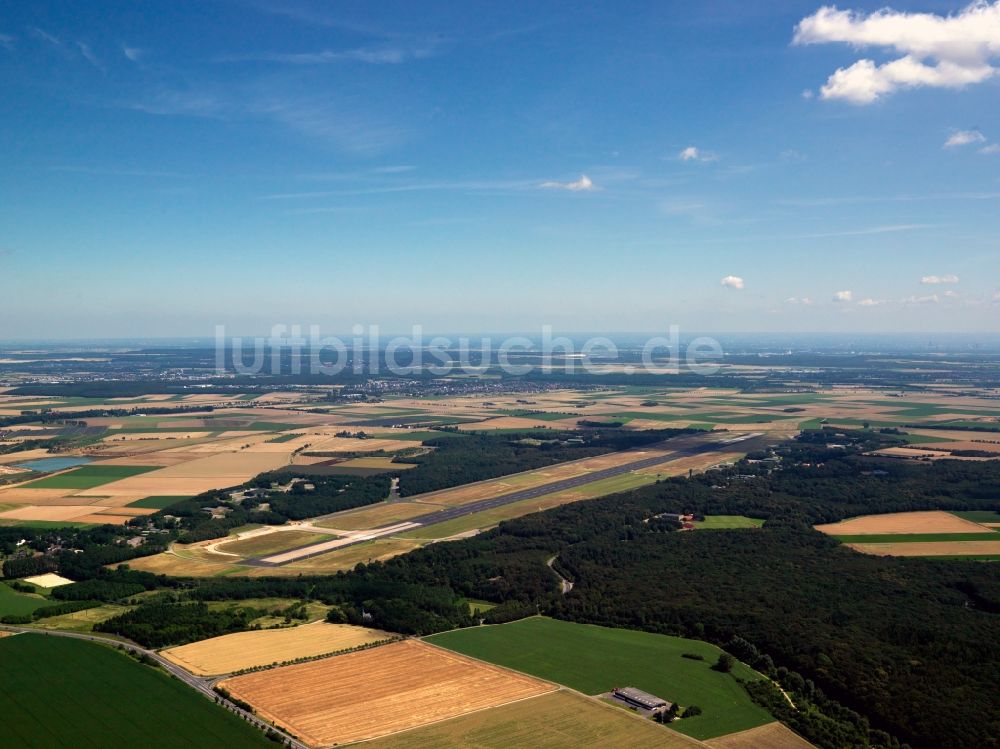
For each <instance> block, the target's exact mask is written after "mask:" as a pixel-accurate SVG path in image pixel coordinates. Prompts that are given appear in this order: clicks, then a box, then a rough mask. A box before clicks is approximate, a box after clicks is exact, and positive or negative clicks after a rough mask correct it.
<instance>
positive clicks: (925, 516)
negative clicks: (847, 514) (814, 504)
mask: <svg viewBox="0 0 1000 749" xmlns="http://www.w3.org/2000/svg"><path fill="white" fill-rule="evenodd" d="M816 530H818V531H821V532H823V533H828V534H830V535H831V536H864V535H875V534H886V533H904V534H909V533H992V531H991V530H990V529H989V528H984V527H983V526H981V525H979V524H978V523H973V522H972V521H971V520H963V519H962V518H960V517H957V516H956V515H952V514H951V513H950V512H942V511H940V510H930V511H926V512H893V513H889V514H886V515H864V516H862V517H857V518H851V519H849V520H843V521H841V522H839V523H827V524H825V525H817V526H816Z"/></svg>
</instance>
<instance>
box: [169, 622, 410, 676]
mask: <svg viewBox="0 0 1000 749" xmlns="http://www.w3.org/2000/svg"><path fill="white" fill-rule="evenodd" d="M391 637H393V635H391V634H389V633H388V632H383V631H381V630H378V629H369V628H368V627H354V626H352V625H350V624H327V623H326V622H313V623H312V624H302V625H299V626H298V627H287V628H284V629H260V630H256V631H251V632H235V633H233V634H229V635H222V636H221V637H213V638H211V639H210V640H202V641H201V642H193V643H191V644H189V645H181V646H180V647H176V648H170V649H169V650H164V651H162V653H161V655H163V656H164V657H166V658H167V660H169V661H171V662H172V663H176V664H177V665H178V666H181V667H182V668H185V669H187V670H188V671H190V672H191V673H193V674H195V675H197V676H218V675H220V674H228V673H232V672H233V671H240V670H242V669H245V668H255V667H257V666H267V665H269V664H271V663H282V662H284V661H291V660H295V659H296V658H309V657H312V656H317V655H324V654H326V653H335V652H337V651H339V650H347V649H349V648H357V647H361V646H362V645H367V644H369V643H373V642H379V641H380V640H388V639H390V638H391Z"/></svg>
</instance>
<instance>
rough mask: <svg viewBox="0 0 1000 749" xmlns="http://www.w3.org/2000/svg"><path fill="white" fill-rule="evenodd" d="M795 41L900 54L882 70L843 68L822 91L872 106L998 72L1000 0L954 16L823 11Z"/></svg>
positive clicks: (805, 23) (867, 63)
mask: <svg viewBox="0 0 1000 749" xmlns="http://www.w3.org/2000/svg"><path fill="white" fill-rule="evenodd" d="M792 43H793V44H803V45H805V44H827V43H842V44H849V45H851V46H852V47H854V48H856V49H860V48H866V47H876V48H882V49H890V50H893V51H894V52H895V53H896V54H899V55H901V56H900V57H899V58H898V59H895V60H891V61H890V62H886V63H883V64H881V65H878V64H876V63H875V62H874V61H873V60H870V59H861V60H858V61H857V62H855V63H854V64H853V65H850V66H848V67H846V68H839V69H838V70H837V71H836V72H835V73H833V74H832V75H831V76H830V77H829V78H828V79H827V82H826V84H825V85H823V87H822V88H821V89H820V95H821V97H822V98H824V99H845V100H847V101H849V102H852V103H854V104H870V103H871V102H873V101H876V100H877V99H879V98H880V97H882V96H885V95H887V94H891V93H893V92H895V91H897V90H899V89H907V88H918V87H921V86H930V87H935V88H963V87H964V86H968V85H971V84H975V83H982V82H983V81H985V80H987V79H988V78H991V77H992V76H993V75H994V74H995V73H996V72H997V68H995V67H993V65H992V64H991V63H992V60H993V59H994V58H996V57H998V56H1000V0H994V2H992V3H990V2H988V1H987V0H976V2H973V3H972V4H971V5H969V6H967V7H966V8H964V9H963V10H962V11H960V12H959V13H957V14H955V15H949V16H939V15H935V14H933V13H906V12H900V11H895V10H892V9H889V8H885V9H882V10H878V11H875V12H873V13H869V14H865V13H863V12H854V11H849V10H839V9H837V8H836V7H833V6H824V7H822V8H820V9H819V10H818V11H816V12H815V13H814V14H813V15H811V16H807V17H806V18H803V19H802V20H801V21H800V22H799V24H798V25H797V26H796V27H795V35H794V37H793V40H792Z"/></svg>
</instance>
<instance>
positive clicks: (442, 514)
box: [241, 433, 759, 567]
mask: <svg viewBox="0 0 1000 749" xmlns="http://www.w3.org/2000/svg"><path fill="white" fill-rule="evenodd" d="M757 436H759V433H758V434H746V435H740V436H736V437H730V438H727V439H723V440H719V441H714V442H704V443H701V444H697V445H692V446H690V447H681V448H678V449H676V450H675V451H674V452H673V453H671V454H670V455H658V456H656V457H653V458H643V459H641V460H636V461H633V462H631V463H624V464H622V465H617V466H613V467H611V468H604V469H602V470H599V471H592V472H590V473H585V474H582V475H580V476H574V477H572V478H568V479H562V480H560V481H553V482H551V483H548V484H543V485H541V486H534V487H531V488H530V489H520V490H518V491H514V492H510V493H508V494H501V495H499V496H496V497H491V498H490V499H482V500H479V501H478V502H470V503H468V504H464V505H458V506H456V507H447V508H445V509H443V510H434V511H432V512H428V513H427V514H425V515H418V516H417V517H415V518H412V519H410V520H408V521H406V522H405V523H398V522H397V523H392V524H389V525H385V526H382V527H380V528H373V529H371V530H367V531H362V532H359V533H357V534H354V535H352V536H350V537H347V538H341V539H337V540H334V541H321V542H319V543H312V544H305V545H303V546H300V547H297V548H294V549H288V550H286V551H282V552H281V553H280V554H269V555H268V556H265V557H258V558H255V559H246V560H244V561H243V562H241V564H244V565H250V566H253V567H282V566H284V565H286V564H290V563H292V562H297V561H301V560H303V559H309V558H310V557H314V556H318V555H320V554H326V553H327V552H330V551H334V550H336V549H344V548H347V547H349V546H356V545H357V544H363V543H367V542H368V541H371V540H373V539H376V538H384V537H385V536H391V535H394V534H396V533H403V532H405V531H410V530H413V529H415V528H420V527H423V526H427V525H435V524H437V523H443V522H444V521H446V520H454V519H455V518H460V517H464V516H465V515H472V514H473V513H476V512H482V511H483V510H490V509H493V508H495V507H502V506H504V505H509V504H512V503H514V502H520V501H522V500H525V499H534V498H536V497H542V496H545V495H547V494H554V493H555V492H561V491H565V490H567V489H573V488H575V487H578V486H583V485H584V484H591V483H593V482H595V481H601V480H602V479H607V478H611V477H613V476H620V475H621V474H623V473H629V472H631V471H638V470H640V469H642V468H650V467H652V466H655V465H660V464H666V463H673V462H674V461H677V460H681V459H683V458H690V457H692V456H695V455H703V454H705V453H710V452H717V451H719V450H722V449H725V448H727V447H730V446H732V445H734V444H737V443H739V442H745V441H746V440H749V439H752V438H754V437H757ZM664 446H665V445H663V444H661V445H650V446H648V447H664ZM415 499H419V496H418V497H409V498H408V500H409V501H413V500H415ZM335 514H336V513H335ZM325 517H330V516H325Z"/></svg>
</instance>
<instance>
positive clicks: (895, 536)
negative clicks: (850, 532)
mask: <svg viewBox="0 0 1000 749" xmlns="http://www.w3.org/2000/svg"><path fill="white" fill-rule="evenodd" d="M834 538H835V539H837V540H838V541H840V542H841V543H844V544H907V543H915V542H920V541H1000V536H995V535H993V534H992V533H878V534H869V535H861V536H834Z"/></svg>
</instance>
